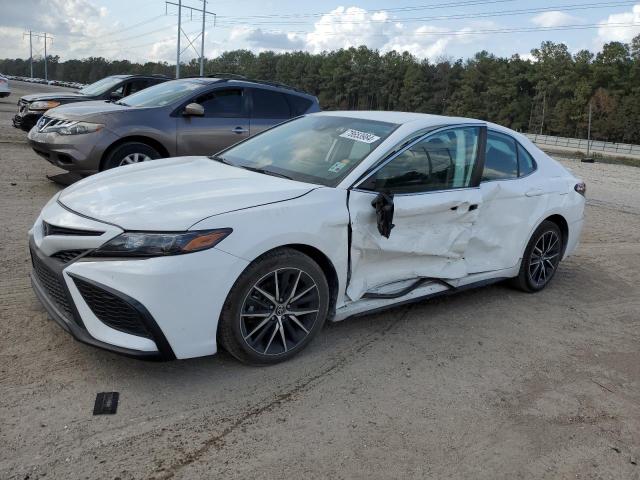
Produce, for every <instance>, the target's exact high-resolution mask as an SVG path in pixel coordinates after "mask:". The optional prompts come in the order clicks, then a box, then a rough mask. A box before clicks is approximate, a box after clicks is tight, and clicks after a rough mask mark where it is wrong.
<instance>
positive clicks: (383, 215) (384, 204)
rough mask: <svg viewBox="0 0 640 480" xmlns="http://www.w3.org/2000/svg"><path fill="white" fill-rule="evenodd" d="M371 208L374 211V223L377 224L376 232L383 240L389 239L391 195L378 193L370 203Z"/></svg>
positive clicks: (392, 208) (391, 220)
mask: <svg viewBox="0 0 640 480" xmlns="http://www.w3.org/2000/svg"><path fill="white" fill-rule="evenodd" d="M371 206H372V207H373V208H375V209H376V222H377V224H378V232H380V235H382V236H383V237H385V238H389V236H390V235H391V230H392V229H393V227H395V225H394V224H393V212H394V206H393V193H391V192H387V193H384V192H380V193H378V195H376V198H374V199H373V201H372V202H371Z"/></svg>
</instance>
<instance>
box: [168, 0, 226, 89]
mask: <svg viewBox="0 0 640 480" xmlns="http://www.w3.org/2000/svg"><path fill="white" fill-rule="evenodd" d="M164 3H165V14H166V13H167V7H168V6H169V5H175V6H176V7H178V42H177V48H176V78H180V55H181V54H182V53H183V51H181V50H180V39H181V37H182V35H184V36H185V38H186V39H187V41H188V42H189V45H187V47H186V48H185V50H186V49H188V48H189V47H191V48H193V50H194V52H196V55H198V50H196V47H195V46H194V45H193V44H194V42H195V41H196V40H198V37H201V42H200V76H204V33H205V32H204V30H205V19H206V16H207V15H213V18H214V22H215V18H216V14H215V13H213V12H208V11H207V0H203V3H204V4H203V6H202V8H201V9H200V8H194V7H189V6H186V5H182V0H178V3H175V2H169V1H165V2H164ZM183 8H186V9H188V10H189V11H190V13H191V20H193V12H197V13H201V14H202V31H201V32H200V33H199V34H198V35H197V36H196V38H194V39H193V40H191V39H190V38H189V35H187V34H186V33H185V31H184V30H183V29H182V9H183Z"/></svg>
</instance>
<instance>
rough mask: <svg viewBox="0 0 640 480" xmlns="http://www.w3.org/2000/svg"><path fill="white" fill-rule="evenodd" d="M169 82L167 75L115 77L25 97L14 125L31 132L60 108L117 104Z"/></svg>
mask: <svg viewBox="0 0 640 480" xmlns="http://www.w3.org/2000/svg"><path fill="white" fill-rule="evenodd" d="M167 80H171V78H169V77H166V76H164V75H112V76H110V77H105V78H103V79H102V80H98V81H97V82H95V83H92V84H91V85H87V86H86V87H84V88H82V89H81V90H79V91H77V92H50V93H35V94H32V95H25V96H24V97H22V98H20V100H19V101H18V114H17V115H16V116H15V117H13V126H14V127H16V128H21V129H22V130H25V131H27V132H28V131H29V130H31V128H33V126H34V125H35V124H36V123H38V120H40V117H42V115H43V114H44V113H45V112H46V111H47V110H49V109H51V108H55V107H57V106H59V105H65V104H67V103H75V102H86V101H89V100H114V101H116V100H120V99H122V98H124V97H126V96H128V95H131V94H133V93H136V92H139V91H140V90H144V89H145V88H147V87H151V86H153V85H157V84H158V83H162V82H166V81H167Z"/></svg>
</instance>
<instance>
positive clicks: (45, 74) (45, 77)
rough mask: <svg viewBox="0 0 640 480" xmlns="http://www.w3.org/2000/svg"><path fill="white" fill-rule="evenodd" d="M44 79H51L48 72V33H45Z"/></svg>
mask: <svg viewBox="0 0 640 480" xmlns="http://www.w3.org/2000/svg"><path fill="white" fill-rule="evenodd" d="M44 79H45V81H46V80H49V78H48V74H47V33H46V32H45V34H44Z"/></svg>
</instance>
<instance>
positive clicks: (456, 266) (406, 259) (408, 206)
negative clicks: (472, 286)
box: [347, 188, 481, 300]
mask: <svg viewBox="0 0 640 480" xmlns="http://www.w3.org/2000/svg"><path fill="white" fill-rule="evenodd" d="M375 197H376V194H375V193H369V192H361V191H353V192H351V195H350V198H349V210H350V212H351V228H352V242H351V262H352V263H351V268H352V274H351V279H350V283H349V286H348V288H347V295H348V296H349V298H350V299H351V300H358V299H359V298H361V297H362V295H363V294H364V293H365V292H367V291H369V290H372V289H375V288H376V287H379V286H381V285H385V284H388V283H390V282H394V281H400V280H406V279H412V278H419V277H432V278H449V279H451V278H461V277H464V276H465V275H466V274H467V267H466V262H465V258H464V256H465V251H466V248H467V245H468V243H469V240H470V238H471V232H472V226H473V224H474V223H475V221H476V219H477V217H478V208H477V207H478V205H479V203H480V202H481V196H480V192H479V190H478V189H473V188H471V189H459V190H452V191H450V192H438V193H437V194H421V195H397V196H395V197H394V199H393V202H394V217H393V223H394V224H395V228H393V230H392V231H391V232H390V236H389V238H385V237H384V236H383V235H381V234H380V232H379V230H378V223H377V218H376V210H375V208H374V207H372V205H371V202H372V200H373V199H374V198H375Z"/></svg>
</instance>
